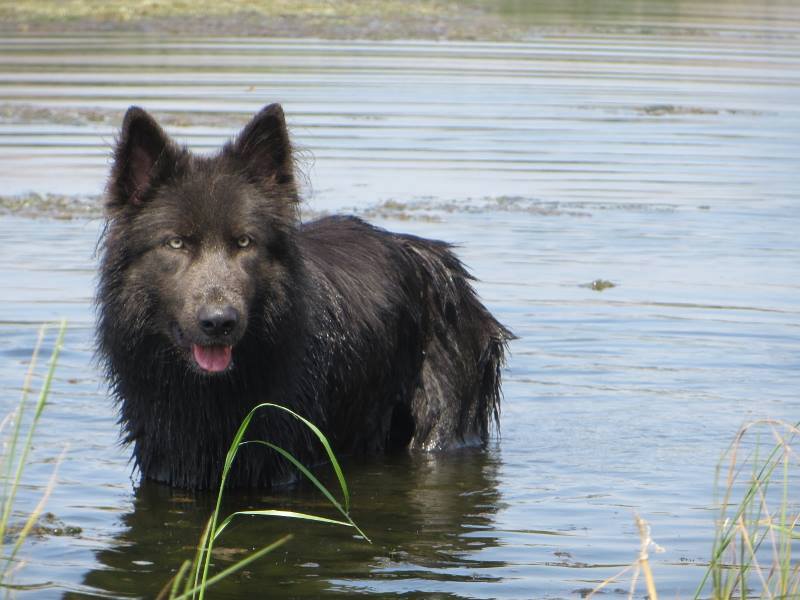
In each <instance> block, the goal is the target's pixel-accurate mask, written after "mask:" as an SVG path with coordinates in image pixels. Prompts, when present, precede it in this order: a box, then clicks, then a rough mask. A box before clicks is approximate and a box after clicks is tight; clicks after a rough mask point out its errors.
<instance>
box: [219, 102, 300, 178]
mask: <svg viewBox="0 0 800 600" xmlns="http://www.w3.org/2000/svg"><path fill="white" fill-rule="evenodd" d="M230 150H231V152H232V153H233V155H234V156H235V157H237V158H238V159H239V160H240V161H242V162H243V163H244V166H245V168H246V170H247V172H248V173H249V174H250V175H251V176H252V177H254V178H255V179H256V180H257V181H261V182H263V183H267V182H274V183H278V184H281V185H285V184H293V183H294V164H293V162H292V145H291V142H290V141H289V130H288V129H287V128H286V118H285V117H284V116H283V109H282V108H281V105H280V104H270V105H269V106H266V107H264V108H262V109H261V112H259V113H258V114H257V115H256V116H255V117H253V119H252V120H251V121H250V122H249V123H248V124H247V125H246V126H245V128H244V129H242V132H241V133H240V134H239V136H238V137H237V138H236V140H235V141H234V143H233V145H232V146H231V147H230Z"/></svg>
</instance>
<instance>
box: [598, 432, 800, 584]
mask: <svg viewBox="0 0 800 600" xmlns="http://www.w3.org/2000/svg"><path fill="white" fill-rule="evenodd" d="M765 430H766V432H767V434H768V436H767V437H768V438H770V439H771V440H772V442H770V445H769V448H768V452H767V453H766V454H764V453H763V446H764V442H763V440H762V437H763V435H764V431H765ZM799 434H800V429H798V426H797V425H791V424H789V423H785V422H782V421H776V420H761V421H755V422H753V423H750V424H748V425H745V426H744V427H742V429H740V430H739V433H738V434H737V435H736V437H735V438H734V440H733V442H732V443H731V445H730V447H729V448H728V450H727V451H726V452H725V453H724V454H723V456H722V458H721V460H720V462H719V465H718V466H717V476H716V489H717V490H718V494H719V498H718V501H717V504H718V507H719V508H718V510H719V514H718V516H717V519H716V529H715V535H714V543H713V546H712V549H711V557H710V559H709V563H708V566H707V568H706V571H705V573H704V574H703V577H702V578H701V580H700V582H699V584H698V585H697V588H696V590H695V592H694V598H695V600H699V599H701V598H712V599H713V600H734V599H736V600H748V599H750V598H753V599H755V598H769V599H778V598H781V599H784V598H800V561H799V560H798V556H797V549H796V548H795V547H794V546H795V544H796V543H797V542H798V540H800V527H798V523H800V505H799V504H798V501H797V499H796V498H793V497H792V494H791V493H790V489H792V490H794V491H796V490H797V483H798V473H797V467H798V466H800V463H799V461H798V455H797V453H796V452H795V450H794V449H793V447H792V444H793V442H795V441H796V440H797V438H798V435H799ZM636 524H637V526H638V529H639V535H640V539H641V546H640V549H639V556H638V557H637V560H636V561H634V562H633V563H632V564H631V565H629V566H628V567H626V568H625V569H623V570H622V571H621V572H620V573H618V574H616V575H614V576H613V577H609V578H608V579H606V580H605V581H603V582H601V583H600V584H599V585H598V586H597V587H595V588H594V590H592V592H591V593H590V594H588V596H587V597H592V596H593V595H594V594H596V593H598V592H600V590H602V589H603V588H604V587H606V586H607V585H609V584H610V583H612V582H617V581H619V579H620V578H621V577H622V576H623V575H625V574H627V573H629V572H632V576H631V581H630V588H629V589H630V592H629V596H628V597H629V598H633V597H634V594H635V593H636V590H637V586H638V585H639V581H640V579H641V578H640V575H644V577H643V579H644V584H645V590H646V592H647V597H648V598H649V599H650V600H657V599H658V592H657V589H656V587H657V586H656V580H655V579H654V577H653V574H652V571H651V568H650V563H649V550H651V549H655V550H656V551H660V547H659V546H658V545H656V544H655V543H654V542H653V540H652V539H651V537H650V528H649V526H648V524H647V523H646V522H645V521H644V520H643V519H641V518H640V517H639V516H636Z"/></svg>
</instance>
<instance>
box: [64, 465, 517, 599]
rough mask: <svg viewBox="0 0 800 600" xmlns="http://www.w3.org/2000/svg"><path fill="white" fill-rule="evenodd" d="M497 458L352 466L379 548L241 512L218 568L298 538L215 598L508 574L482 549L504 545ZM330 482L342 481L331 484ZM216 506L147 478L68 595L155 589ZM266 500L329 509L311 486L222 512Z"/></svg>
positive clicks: (249, 498) (355, 491)
mask: <svg viewBox="0 0 800 600" xmlns="http://www.w3.org/2000/svg"><path fill="white" fill-rule="evenodd" d="M499 462H500V459H499V454H498V453H497V452H496V451H490V452H480V451H476V450H464V451H463V452H459V453H456V454H453V455H448V456H408V455H398V456H393V457H387V458H385V459H382V460H380V461H375V462H367V463H362V464H349V465H345V467H346V472H347V476H348V480H349V483H350V486H351V493H352V497H353V510H352V513H353V515H354V517H355V519H356V520H357V522H358V523H359V526H360V527H362V528H363V529H364V530H365V531H366V532H367V533H368V535H370V536H371V538H372V540H373V544H372V545H370V544H368V543H366V542H365V541H363V540H362V539H360V538H357V537H356V536H354V535H353V533H352V530H350V529H344V528H336V527H327V526H322V525H317V524H312V525H310V524H305V523H302V522H295V521H285V520H270V519H257V518H242V519H240V520H239V521H238V522H236V523H235V524H234V525H233V526H232V527H231V528H230V529H229V530H227V531H226V532H225V534H224V536H223V537H222V538H221V541H220V543H219V545H218V549H217V551H216V553H215V568H216V569H220V568H224V567H225V566H227V565H229V564H231V563H232V562H233V561H234V560H236V559H239V558H242V557H243V556H244V555H245V554H246V553H247V552H248V551H251V550H253V549H254V548H258V547H261V546H263V545H266V544H268V543H269V542H270V541H271V540H274V539H277V538H278V537H281V536H282V535H284V534H285V533H287V532H292V533H294V534H295V538H294V539H293V540H292V542H290V543H289V545H288V546H285V547H283V548H280V549H279V550H278V551H276V552H275V553H274V554H272V555H269V556H267V557H266V558H265V559H263V560H261V561H260V562H258V563H256V564H254V565H250V566H248V568H247V569H246V570H245V571H243V572H242V573H240V574H237V575H235V576H234V577H232V578H231V579H230V580H228V581H226V582H223V583H221V584H220V585H219V586H216V587H215V592H214V597H221V598H224V597H239V598H242V597H258V595H259V594H263V593H264V590H269V589H273V590H277V589H280V590H281V594H282V595H285V596H290V597H293V598H297V597H308V598H311V597H316V596H318V595H319V594H320V593H321V592H323V591H325V590H330V589H332V588H333V589H335V590H340V591H346V590H350V591H355V590H358V591H359V592H360V593H370V592H372V593H375V594H377V595H381V594H383V593H385V592H386V591H387V589H390V588H392V587H394V586H398V585H399V586H400V587H402V588H403V589H404V590H407V591H411V590H414V589H416V586H415V583H414V582H415V581H420V582H425V581H427V582H428V583H430V582H432V581H446V582H449V583H450V584H452V585H456V586H457V585H458V583H459V582H473V583H474V582H476V581H485V582H489V581H496V580H499V576H496V575H493V574H492V569H495V568H500V567H504V566H505V563H504V562H501V561H497V560H482V559H481V556H480V555H481V553H482V551H484V550H486V549H488V548H493V547H496V546H497V545H498V543H499V541H498V539H497V537H496V536H495V534H494V533H493V530H494V529H495V515H496V514H497V512H498V511H499V510H502V508H503V506H504V505H503V501H502V497H501V493H500V491H499V489H498V479H497V471H498V468H499ZM326 483H327V485H329V486H335V482H334V481H333V480H330V479H328V480H326ZM213 502H214V497H213V495H212V494H206V493H200V494H194V493H186V492H182V491H179V490H174V489H170V488H168V487H165V486H163V485H160V484H156V483H151V482H143V483H142V484H141V485H140V486H139V487H138V488H137V489H136V491H135V494H134V499H133V510H132V511H131V512H129V513H127V514H125V515H124V516H123V517H122V524H123V525H124V529H123V530H122V531H121V532H120V533H119V534H118V535H117V536H116V537H115V538H114V540H113V541H112V542H111V544H110V546H109V547H108V548H106V549H103V550H100V551H98V552H97V553H96V558H97V562H98V563H99V566H98V567H96V568H94V569H93V570H91V571H89V572H88V573H87V574H86V575H85V577H84V579H83V584H84V586H85V588H84V591H83V592H80V593H79V592H70V593H67V594H66V595H65V597H66V598H78V597H83V594H86V593H89V590H91V593H95V594H104V595H109V596H112V597H119V596H123V597H153V596H155V595H156V594H157V593H158V592H159V591H160V590H161V589H162V588H163V587H164V585H166V583H167V582H168V580H169V579H170V577H171V576H172V575H173V574H174V572H175V569H176V568H177V567H178V566H179V565H180V564H181V562H182V561H183V560H185V559H187V558H190V557H191V556H192V552H193V547H194V545H195V544H196V543H197V540H198V538H199V535H200V531H201V528H202V527H203V525H204V523H205V519H206V518H207V516H208V515H209V514H210V512H211V508H212V506H213ZM265 507H284V508H287V509H289V510H297V511H306V512H315V513H319V514H328V513H330V511H329V510H328V509H327V507H326V506H325V501H324V499H321V498H320V497H319V494H318V493H315V492H314V491H313V490H311V489H306V488H299V489H287V490H283V491H281V492H278V493H275V494H269V495H264V494H259V493H253V492H250V493H234V494H229V496H228V498H227V500H226V503H225V509H224V512H225V513H226V514H227V513H229V512H232V511H234V510H244V509H248V508H250V509H252V508H265ZM331 516H334V515H333V514H331ZM426 585H427V584H426Z"/></svg>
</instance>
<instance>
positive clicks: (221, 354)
mask: <svg viewBox="0 0 800 600" xmlns="http://www.w3.org/2000/svg"><path fill="white" fill-rule="evenodd" d="M232 349H233V347H232V346H201V345H200V344H192V356H193V357H194V360H195V362H196V363H197V364H198V366H199V367H200V368H201V369H203V370H204V371H207V372H209V373H221V372H222V371H224V370H226V369H227V368H228V367H229V366H230V364H231V355H232Z"/></svg>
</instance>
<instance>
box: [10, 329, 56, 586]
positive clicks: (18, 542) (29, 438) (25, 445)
mask: <svg viewBox="0 0 800 600" xmlns="http://www.w3.org/2000/svg"><path fill="white" fill-rule="evenodd" d="M66 329H67V323H66V321H61V324H60V326H59V330H58V334H57V336H56V341H55V344H54V345H53V350H52V352H51V354H50V360H49V363H48V368H47V374H46V375H45V378H44V381H43V382H42V387H41V389H40V391H39V397H38V400H37V401H36V405H35V406H34V411H33V415H32V416H31V418H30V420H29V421H28V422H27V431H25V432H24V433H23V429H24V428H25V427H24V426H23V421H24V420H25V409H26V408H27V403H28V396H29V394H30V392H31V380H32V379H33V374H34V371H35V370H36V362H37V359H38V356H39V350H40V349H41V346H42V343H43V341H44V337H45V333H46V331H47V325H46V324H45V325H42V327H41V328H40V329H39V336H38V338H37V341H36V345H35V346H34V349H33V354H32V356H31V360H30V363H29V365H28V371H27V373H26V375H25V379H24V382H23V384H22V397H21V399H20V402H19V405H18V406H17V408H16V409H15V410H14V411H12V412H11V413H10V414H8V415H7V416H6V417H5V418H4V419H3V421H2V423H0V431H3V430H5V428H6V427H7V426H10V427H11V431H10V434H9V437H8V438H7V439H4V440H3V452H2V455H0V469H2V479H3V481H2V496H1V497H0V549H1V550H2V552H1V553H0V556H2V567H0V586H3V587H7V586H8V585H9V580H10V578H11V576H12V574H13V572H14V570H15V569H14V567H15V565H17V555H18V553H19V551H20V549H21V548H22V545H23V543H24V542H25V540H26V539H27V537H28V535H29V534H30V532H31V531H32V529H33V527H34V525H35V524H36V522H37V521H38V519H39V517H40V516H41V514H42V511H43V510H44V506H45V503H46V502H47V499H48V498H49V496H50V493H51V491H52V490H53V487H54V485H55V477H56V473H57V472H58V466H59V465H60V464H61V461H62V460H63V457H64V453H65V452H66V449H65V450H64V451H62V453H61V456H60V457H59V459H58V461H57V462H56V466H55V468H54V469H53V474H52V475H51V477H50V481H49V482H48V484H47V486H46V487H45V490H44V493H43V494H42V497H41V499H40V500H39V502H38V503H37V505H36V506H35V507H34V509H33V510H32V511H31V512H30V513H29V514H28V516H27V518H26V520H25V522H24V523H23V524H22V526H21V527H17V526H15V525H12V523H11V519H12V517H13V513H14V505H15V502H16V499H17V492H18V491H19V487H20V483H21V481H22V473H23V471H24V470H25V465H26V463H27V460H28V454H29V453H30V450H31V446H32V445H33V434H34V432H35V431H36V426H37V425H38V423H39V420H40V419H41V416H42V412H43V410H44V407H45V405H46V403H47V398H48V396H49V394H50V388H51V385H52V383H53V376H54V374H55V370H56V363H57V362H58V355H59V353H60V352H61V348H62V346H63V343H64V334H65V332H66Z"/></svg>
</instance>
